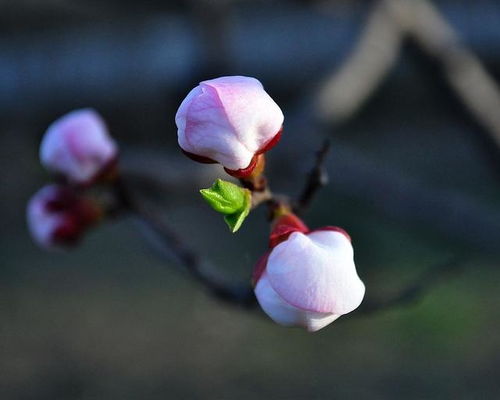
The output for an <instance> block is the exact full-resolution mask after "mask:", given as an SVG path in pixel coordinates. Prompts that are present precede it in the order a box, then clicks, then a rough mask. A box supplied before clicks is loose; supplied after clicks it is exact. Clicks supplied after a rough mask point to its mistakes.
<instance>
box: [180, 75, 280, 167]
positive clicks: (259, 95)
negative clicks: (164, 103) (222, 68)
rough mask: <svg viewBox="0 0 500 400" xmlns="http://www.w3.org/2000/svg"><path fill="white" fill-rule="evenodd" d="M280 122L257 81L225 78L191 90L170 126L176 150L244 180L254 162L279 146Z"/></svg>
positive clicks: (277, 111)
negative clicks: (175, 137) (240, 174)
mask: <svg viewBox="0 0 500 400" xmlns="http://www.w3.org/2000/svg"><path fill="white" fill-rule="evenodd" d="M283 119H284V117H283V113H282V111H281V109H280V108H279V106H278V105H277V104H276V103H275V102H274V100H273V99H272V98H271V97H270V96H269V95H268V94H267V93H266V91H265V90H264V88H263V86H262V84H261V83H260V82H259V81H258V80H257V79H255V78H248V77H244V76H224V77H221V78H217V79H211V80H208V81H203V82H201V83H200V84H199V86H196V87H195V88H194V89H193V90H191V91H190V92H189V94H188V95H187V97H186V98H185V99H184V101H183V102H182V103H181V105H180V107H179V110H178V111H177V115H176V116H175V123H176V124H177V128H178V131H177V135H178V140H179V145H180V146H181V148H182V150H183V151H184V152H185V153H186V154H187V155H188V156H190V157H191V158H193V159H195V160H196V161H200V162H218V163H220V164H222V165H223V166H224V167H225V168H226V169H227V170H230V171H228V172H231V171H237V170H244V173H245V175H249V174H250V173H251V172H252V170H253V167H255V163H256V162H255V160H256V156H257V155H258V154H261V153H263V152H265V151H267V150H269V149H270V148H271V147H272V146H274V145H275V144H276V143H277V142H278V140H279V137H280V134H281V128H282V125H283Z"/></svg>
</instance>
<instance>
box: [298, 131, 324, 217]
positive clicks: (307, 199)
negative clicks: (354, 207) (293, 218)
mask: <svg viewBox="0 0 500 400" xmlns="http://www.w3.org/2000/svg"><path fill="white" fill-rule="evenodd" d="M330 144H331V143H330V140H329V139H325V141H324V142H323V144H322V146H321V148H320V149H319V150H318V152H317V153H316V162H315V164H314V167H313V168H312V170H311V172H310V173H309V176H308V179H307V181H306V184H305V186H304V188H303V190H302V193H301V195H300V197H299V199H298V201H297V204H296V205H295V206H294V212H295V213H296V214H297V215H302V214H304V212H305V211H306V210H307V209H308V208H309V206H310V205H311V202H312V201H313V199H314V197H315V196H316V194H317V193H318V191H319V190H320V189H321V188H323V187H324V186H326V185H327V184H328V172H327V170H326V168H325V161H326V156H327V155H328V153H329V151H330Z"/></svg>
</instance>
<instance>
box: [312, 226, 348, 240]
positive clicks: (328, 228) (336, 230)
mask: <svg viewBox="0 0 500 400" xmlns="http://www.w3.org/2000/svg"><path fill="white" fill-rule="evenodd" d="M321 231H332V232H338V233H341V234H342V235H344V236H345V237H346V238H347V239H349V241H350V242H352V239H351V236H350V235H349V234H348V233H347V232H346V231H345V230H344V229H342V228H339V227H338V226H324V227H322V228H318V229H315V230H313V231H311V232H310V233H313V232H321Z"/></svg>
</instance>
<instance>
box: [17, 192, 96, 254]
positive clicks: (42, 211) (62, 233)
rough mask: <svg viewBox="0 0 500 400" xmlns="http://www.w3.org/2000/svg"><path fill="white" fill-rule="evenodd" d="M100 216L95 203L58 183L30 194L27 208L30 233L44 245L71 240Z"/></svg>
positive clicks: (65, 242) (53, 245)
mask: <svg viewBox="0 0 500 400" xmlns="http://www.w3.org/2000/svg"><path fill="white" fill-rule="evenodd" d="M100 217H101V211H100V209H99V208H98V206H97V205H96V204H94V203H93V202H91V201H90V200H88V199H86V198H84V197H80V196H79V195H78V194H77V193H76V192H75V191H74V190H73V189H71V188H70V187H68V186H60V185H48V186H44V187H43V188H42V189H40V190H39V191H38V192H37V193H35V195H34V196H33V197H32V198H31V200H30V201H29V203H28V209H27V219H28V227H29V230H30V232H31V235H32V237H33V239H34V240H35V241H36V242H37V243H38V244H39V245H40V246H42V247H44V248H47V249H49V248H53V247H57V246H68V245H73V244H75V243H76V242H77V241H78V239H79V238H80V237H81V235H82V234H83V232H84V231H85V230H86V229H87V228H88V227H89V226H90V225H92V224H93V223H95V222H96V221H97V220H98V219H99V218H100Z"/></svg>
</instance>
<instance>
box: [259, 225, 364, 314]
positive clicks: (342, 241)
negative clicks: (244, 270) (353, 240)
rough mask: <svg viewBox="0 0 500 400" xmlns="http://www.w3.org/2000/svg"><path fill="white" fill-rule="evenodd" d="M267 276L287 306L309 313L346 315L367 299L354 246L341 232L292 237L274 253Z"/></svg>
mask: <svg viewBox="0 0 500 400" xmlns="http://www.w3.org/2000/svg"><path fill="white" fill-rule="evenodd" d="M318 235H319V236H318ZM267 273H268V276H269V281H270V283H271V286H272V287H273V288H274V289H275V290H276V292H277V293H278V294H279V295H280V296H281V297H282V298H283V299H284V300H285V301H286V302H287V303H289V304H291V305H293V306H295V307H298V308H301V309H305V310H308V311H314V312H322V313H333V314H340V315H342V314H345V313H348V312H350V311H352V310H354V309H355V308H357V307H358V306H359V304H360V303H361V301H362V299H363V296H364V291H365V288H364V284H363V282H361V280H360V279H359V277H358V276H357V273H356V268H355V265H354V260H353V258H352V246H351V244H350V242H349V241H348V240H347V239H346V238H345V237H344V236H343V235H341V234H339V233H337V232H314V233H311V234H310V235H309V236H308V235H304V234H302V233H300V232H295V233H292V234H291V235H290V237H289V238H288V240H286V241H285V242H283V243H281V244H279V245H278V246H276V247H275V248H274V249H273V251H272V252H271V255H270V256H269V261H268V265H267Z"/></svg>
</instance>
